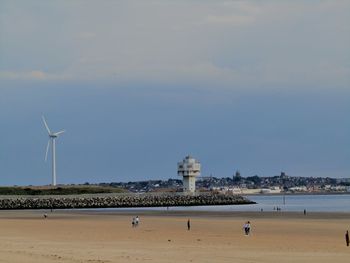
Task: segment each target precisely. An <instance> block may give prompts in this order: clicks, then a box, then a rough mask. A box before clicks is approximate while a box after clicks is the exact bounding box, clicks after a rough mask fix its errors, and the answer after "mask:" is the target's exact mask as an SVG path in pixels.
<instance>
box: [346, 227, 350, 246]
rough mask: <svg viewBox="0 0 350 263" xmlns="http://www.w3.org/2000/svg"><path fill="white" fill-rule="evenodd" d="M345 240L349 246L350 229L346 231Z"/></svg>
mask: <svg viewBox="0 0 350 263" xmlns="http://www.w3.org/2000/svg"><path fill="white" fill-rule="evenodd" d="M345 242H346V246H347V247H348V246H349V244H350V239H349V231H348V230H346V233H345Z"/></svg>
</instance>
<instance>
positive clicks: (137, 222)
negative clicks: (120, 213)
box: [135, 216, 140, 226]
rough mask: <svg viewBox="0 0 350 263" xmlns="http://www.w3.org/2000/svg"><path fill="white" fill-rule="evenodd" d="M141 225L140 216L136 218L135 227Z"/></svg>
mask: <svg viewBox="0 0 350 263" xmlns="http://www.w3.org/2000/svg"><path fill="white" fill-rule="evenodd" d="M139 223H140V218H139V216H136V218H135V226H138V225H139Z"/></svg>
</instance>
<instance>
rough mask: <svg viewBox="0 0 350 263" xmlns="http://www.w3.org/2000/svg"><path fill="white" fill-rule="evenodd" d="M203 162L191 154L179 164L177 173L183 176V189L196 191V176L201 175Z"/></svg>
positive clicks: (191, 191) (189, 191)
mask: <svg viewBox="0 0 350 263" xmlns="http://www.w3.org/2000/svg"><path fill="white" fill-rule="evenodd" d="M200 172H201V164H200V163H199V161H197V160H196V159H194V158H193V157H191V156H189V155H188V156H186V157H185V159H183V161H182V162H179V163H178V164H177V174H178V175H179V176H182V177H183V179H182V180H183V191H184V192H188V193H194V192H195V191H196V177H197V176H199V175H200Z"/></svg>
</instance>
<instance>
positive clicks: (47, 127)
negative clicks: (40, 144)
mask: <svg viewBox="0 0 350 263" xmlns="http://www.w3.org/2000/svg"><path fill="white" fill-rule="evenodd" d="M41 117H42V119H43V122H44V124H45V127H46V130H47V132H48V134H49V135H50V134H51V131H50V129H49V126H47V123H46V120H45V118H44V116H41Z"/></svg>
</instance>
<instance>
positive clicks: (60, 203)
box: [0, 194, 255, 210]
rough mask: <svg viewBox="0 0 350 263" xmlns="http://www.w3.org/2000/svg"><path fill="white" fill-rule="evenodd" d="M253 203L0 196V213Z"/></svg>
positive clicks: (235, 198) (218, 197)
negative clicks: (17, 210) (36, 210)
mask: <svg viewBox="0 0 350 263" xmlns="http://www.w3.org/2000/svg"><path fill="white" fill-rule="evenodd" d="M254 203H255V202H252V201H250V200H248V199H246V198H244V197H242V196H239V195H224V194H196V195H180V194H162V195H154V194H123V195H113V194H106V195H83V196H79V195H74V196H10V197H9V196H0V209H1V210H10V209H69V208H122V207H123V208H127V207H130V208H131V207H167V206H205V205H243V204H254Z"/></svg>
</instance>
